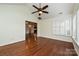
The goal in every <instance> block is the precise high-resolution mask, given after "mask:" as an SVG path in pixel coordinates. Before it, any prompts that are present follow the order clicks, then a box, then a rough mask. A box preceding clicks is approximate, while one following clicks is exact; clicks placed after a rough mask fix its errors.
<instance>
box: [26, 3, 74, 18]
mask: <svg viewBox="0 0 79 59" xmlns="http://www.w3.org/2000/svg"><path fill="white" fill-rule="evenodd" d="M26 5H27V6H28V7H29V9H30V11H29V12H33V11H36V9H35V8H34V7H32V5H36V6H39V4H38V3H28V4H26ZM45 5H48V6H49V7H48V8H47V9H45V10H46V11H48V12H49V14H45V13H43V14H42V18H43V19H48V18H52V17H55V16H57V15H60V14H59V13H60V12H62V13H63V14H72V12H73V8H74V5H75V4H74V3H42V6H45ZM32 15H35V16H36V17H38V13H36V14H32Z"/></svg>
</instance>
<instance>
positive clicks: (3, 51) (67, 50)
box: [0, 37, 77, 56]
mask: <svg viewBox="0 0 79 59" xmlns="http://www.w3.org/2000/svg"><path fill="white" fill-rule="evenodd" d="M0 56H77V54H76V52H75V50H74V47H73V44H72V43H70V42H64V41H59V40H55V39H49V38H43V37H38V38H37V40H35V41H33V40H28V42H26V41H21V42H17V43H14V44H10V45H6V46H1V47H0Z"/></svg>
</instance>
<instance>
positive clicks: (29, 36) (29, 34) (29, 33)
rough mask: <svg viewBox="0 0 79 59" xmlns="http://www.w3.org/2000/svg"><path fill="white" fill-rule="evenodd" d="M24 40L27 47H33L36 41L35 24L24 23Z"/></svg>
mask: <svg viewBox="0 0 79 59" xmlns="http://www.w3.org/2000/svg"><path fill="white" fill-rule="evenodd" d="M25 32H26V33H25V39H26V43H27V44H26V45H28V47H31V48H32V47H34V46H35V44H36V41H37V23H35V22H31V21H26V22H25Z"/></svg>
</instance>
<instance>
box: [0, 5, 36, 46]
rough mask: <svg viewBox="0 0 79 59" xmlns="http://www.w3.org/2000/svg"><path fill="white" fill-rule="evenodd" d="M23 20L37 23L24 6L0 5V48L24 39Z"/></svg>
mask: <svg viewBox="0 0 79 59" xmlns="http://www.w3.org/2000/svg"><path fill="white" fill-rule="evenodd" d="M25 20H29V21H33V22H37V21H36V19H35V17H34V16H33V15H31V12H29V9H28V7H27V6H26V5H22V4H21V5H20V4H19V5H18V4H4V5H3V4H0V46H2V45H6V44H10V43H14V42H18V41H22V40H24V39H25Z"/></svg>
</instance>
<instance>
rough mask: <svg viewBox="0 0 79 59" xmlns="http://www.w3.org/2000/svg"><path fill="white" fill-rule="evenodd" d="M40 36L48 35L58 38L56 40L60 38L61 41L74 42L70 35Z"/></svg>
mask: <svg viewBox="0 0 79 59" xmlns="http://www.w3.org/2000/svg"><path fill="white" fill-rule="evenodd" d="M39 37H46V38H50V39H56V40H60V41H66V42H72V38H71V37H68V36H52V37H48V36H39Z"/></svg>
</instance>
